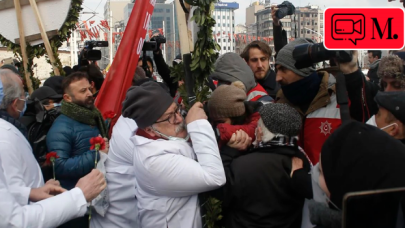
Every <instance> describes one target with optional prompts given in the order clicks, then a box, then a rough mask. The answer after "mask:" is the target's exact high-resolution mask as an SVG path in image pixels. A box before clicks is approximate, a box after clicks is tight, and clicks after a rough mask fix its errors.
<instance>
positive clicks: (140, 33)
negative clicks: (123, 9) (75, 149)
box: [95, 0, 156, 134]
mask: <svg viewBox="0 0 405 228" xmlns="http://www.w3.org/2000/svg"><path fill="white" fill-rule="evenodd" d="M155 2H156V1H155V0H149V1H135V5H134V8H133V10H132V13H131V16H130V18H129V20H128V25H127V27H126V29H125V32H124V36H123V37H122V40H121V44H120V46H119V47H118V50H117V53H116V55H115V58H114V61H113V63H112V64H111V67H110V69H109V71H108V74H107V77H106V78H105V80H104V83H103V86H102V87H101V89H100V92H99V94H98V96H97V99H96V102H95V105H96V107H97V108H98V109H99V110H100V112H101V113H105V112H107V111H113V112H114V113H116V114H117V115H116V117H114V118H113V120H112V121H111V125H110V126H111V128H110V134H111V129H112V128H113V126H114V124H115V123H116V122H117V120H118V118H119V117H120V115H121V109H122V101H124V100H125V95H126V93H127V90H128V88H129V87H131V84H132V79H133V77H134V73H135V69H136V67H137V65H138V60H139V54H140V53H141V52H142V46H143V42H144V40H145V36H146V32H147V28H148V25H149V22H150V19H151V17H152V13H153V9H154V7H155ZM110 58H112V57H111V56H110Z"/></svg>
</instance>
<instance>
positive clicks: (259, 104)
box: [0, 15, 405, 228]
mask: <svg viewBox="0 0 405 228" xmlns="http://www.w3.org/2000/svg"><path fill="white" fill-rule="evenodd" d="M273 21H274V24H273V31H274V34H273V35H274V37H275V38H274V39H275V45H276V46H275V51H276V61H275V69H274V70H273V69H271V68H270V65H269V59H270V57H271V56H272V50H271V49H270V47H269V46H268V45H267V44H265V43H263V42H260V41H254V42H252V43H250V44H249V45H247V47H246V48H245V50H244V51H243V53H242V54H241V55H240V56H239V55H237V54H235V53H226V54H224V55H221V56H219V57H218V59H217V61H216V63H215V69H214V72H213V73H212V74H211V75H210V78H209V79H208V80H209V81H208V82H207V84H208V85H210V86H209V87H210V90H211V95H210V98H209V100H208V101H207V102H204V103H200V102H196V103H195V104H193V105H192V106H191V107H186V105H185V103H184V102H183V100H182V98H181V96H180V87H182V86H184V83H183V82H182V81H179V82H175V80H174V79H173V78H172V77H170V73H171V72H170V68H169V66H168V65H167V63H166V62H165V61H164V59H163V56H162V52H161V50H157V51H154V52H153V59H152V58H150V57H144V58H146V63H147V65H146V66H145V65H144V64H143V61H142V58H141V59H140V60H139V62H138V63H135V64H138V67H137V69H136V71H135V73H134V77H133V80H132V86H131V88H129V89H128V91H127V92H126V98H125V100H124V101H117V102H122V115H121V116H119V117H117V119H118V120H117V122H116V123H115V125H114V127H113V128H112V129H111V130H110V129H109V122H108V121H106V116H103V113H100V111H99V110H98V109H97V108H96V107H95V105H94V102H95V99H97V95H98V92H99V90H100V88H101V87H102V85H103V83H104V76H103V74H102V73H101V71H100V69H99V68H98V67H97V66H96V65H95V64H86V65H85V66H84V65H83V64H82V66H81V67H73V69H70V68H65V72H66V73H68V76H66V77H62V76H53V77H50V78H49V79H47V80H46V81H45V82H44V84H43V86H41V87H40V88H38V89H37V90H35V91H34V92H33V93H32V94H31V95H30V96H29V97H27V96H26V92H25V90H24V85H23V82H22V80H21V77H20V75H19V72H18V70H17V69H16V68H15V67H14V66H10V65H4V66H2V67H1V69H0V82H1V83H0V85H1V86H0V101H1V104H0V150H1V153H0V164H1V165H0V169H1V172H0V191H1V192H2V193H3V194H2V196H3V197H2V198H1V200H0V205H1V206H0V211H1V213H0V217H1V218H2V219H0V227H57V226H58V227H62V228H65V227H89V225H90V226H91V227H106V228H107V227H159V228H174V227H176V228H177V227H184V228H191V227H193V228H202V227H204V224H206V223H215V227H227V228H228V227H229V228H233V227H235V228H237V227H285V228H289V227H291V228H300V227H301V228H307V227H318V228H328V227H331V228H332V227H333V228H334V227H342V223H344V224H345V225H346V227H368V228H369V227H376V228H377V227H378V228H382V227H384V228H386V227H388V228H389V227H393V228H394V227H404V225H405V223H404V215H405V214H404V210H403V205H404V204H403V202H405V201H404V199H403V196H404V192H394V193H392V194H388V195H384V194H380V195H378V194H377V195H373V196H372V197H371V198H356V199H355V200H353V201H346V200H345V195H346V194H347V193H352V192H361V191H371V190H387V189H395V188H401V187H405V179H404V178H403V175H404V174H405V166H404V165H403V164H404V163H405V146H404V143H405V127H404V126H405V125H404V124H405V72H404V60H405V51H392V52H390V54H389V55H388V56H384V57H381V51H370V52H369V53H368V54H369V60H370V63H371V65H370V70H369V72H368V74H367V75H364V74H363V73H362V71H361V69H360V68H359V64H358V58H357V57H358V52H357V51H353V52H352V55H353V57H352V61H350V62H346V63H340V64H339V66H338V64H336V60H335V59H333V58H332V59H329V60H328V61H329V62H330V63H331V66H332V67H330V68H325V69H315V68H314V66H309V67H305V68H300V69H298V68H297V67H296V65H295V59H294V58H293V50H294V48H295V47H296V46H297V45H302V44H308V43H314V41H312V40H310V39H304V38H298V39H295V40H294V41H290V42H289V43H287V39H286V37H285V32H283V31H282V30H283V27H282V23H281V22H279V21H278V19H277V18H276V17H274V15H273ZM179 62H181V56H178V57H177V58H176V60H175V61H174V62H173V65H175V64H178V63H179ZM155 70H156V71H157V72H158V73H159V75H160V76H161V77H162V80H163V81H162V82H158V81H157V80H156V78H154V77H153V75H154V74H153V72H154V71H155ZM339 71H340V72H341V73H343V75H344V78H345V83H346V84H345V85H344V86H345V87H346V94H344V95H345V96H347V97H348V100H349V107H348V109H349V113H350V117H351V119H350V120H347V121H344V122H343V121H342V119H341V110H342V109H341V107H340V103H338V101H339V97H338V96H340V94H338V90H337V86H342V85H337V83H336V78H335V75H336V74H337V72H339ZM114 92H117V91H108V93H114ZM94 137H99V138H100V139H102V140H103V142H104V143H103V147H102V148H100V149H99V150H98V149H96V150H95V149H94V147H92V141H93V138H94ZM50 153H55V157H54V159H55V160H54V161H52V162H53V165H47V164H46V163H47V157H48V156H49V154H50ZM103 157H104V158H106V160H102V158H103ZM97 162H100V163H102V166H103V167H104V168H103V170H101V171H99V170H97V169H95V167H99V166H97ZM100 196H101V199H100V200H99V201H97V202H101V205H102V206H101V207H97V209H94V208H95V205H92V206H89V205H88V203H90V202H95V201H93V200H94V199H96V197H97V198H100ZM213 199H215V200H216V201H215V202H220V203H219V204H214V206H215V209H217V210H218V211H219V214H220V216H219V217H218V215H217V216H212V213H213V212H212V210H211V211H210V210H207V205H210V204H213V201H212V200H213ZM88 206H89V207H88ZM211 206H212V205H211ZM347 207H350V210H348V209H347ZM88 208H91V209H90V210H89V209H88ZM210 215H211V216H210ZM213 217H215V219H213ZM217 218H220V219H217ZM89 221H90V222H89Z"/></svg>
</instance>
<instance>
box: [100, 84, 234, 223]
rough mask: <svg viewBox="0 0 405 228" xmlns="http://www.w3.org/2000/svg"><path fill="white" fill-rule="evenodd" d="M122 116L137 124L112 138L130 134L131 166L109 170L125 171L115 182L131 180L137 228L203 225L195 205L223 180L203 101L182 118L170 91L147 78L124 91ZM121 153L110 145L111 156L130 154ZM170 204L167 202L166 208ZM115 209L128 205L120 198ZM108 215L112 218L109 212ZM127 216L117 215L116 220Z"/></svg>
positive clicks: (125, 207) (127, 206)
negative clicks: (200, 194) (136, 211)
mask: <svg viewBox="0 0 405 228" xmlns="http://www.w3.org/2000/svg"><path fill="white" fill-rule="evenodd" d="M122 117H124V119H130V120H133V121H135V123H136V124H135V127H134V123H132V124H131V123H130V122H129V124H130V125H131V126H132V128H135V129H132V130H128V128H127V127H123V128H114V131H113V136H112V137H113V138H114V137H115V135H117V136H120V135H128V137H130V138H129V139H127V140H128V141H130V142H132V146H133V147H132V151H131V153H129V158H128V159H126V160H128V163H129V164H127V165H126V166H129V167H128V168H125V167H123V166H122V165H118V163H115V164H117V165H116V167H112V166H113V165H111V164H110V163H109V164H108V165H109V169H111V170H123V171H119V175H117V176H115V178H118V179H120V180H118V181H121V182H128V181H132V183H133V185H134V186H135V189H132V188H131V190H130V191H131V192H132V191H133V190H134V194H135V195H134V197H132V198H133V199H136V200H137V201H138V202H137V205H138V209H139V215H138V216H137V218H139V224H140V227H179V226H181V227H190V228H202V218H201V213H200V207H199V203H203V202H199V201H198V194H199V193H202V192H206V191H210V190H213V189H216V188H219V187H220V186H222V185H224V184H225V181H226V179H225V172H224V168H223V165H222V160H221V156H220V155H219V149H218V145H217V141H216V137H215V134H214V131H213V129H212V127H211V125H210V123H209V122H208V121H207V116H206V114H205V112H204V109H203V105H202V104H201V103H200V102H197V103H196V104H194V106H193V107H192V108H191V109H190V110H189V112H188V114H187V117H186V118H185V119H183V117H182V116H181V114H180V112H179V106H178V105H177V104H176V103H175V102H174V101H173V98H172V97H171V96H170V94H169V93H167V92H166V91H165V90H164V89H163V88H162V87H161V86H160V85H159V84H158V83H156V82H145V83H143V84H141V85H140V86H133V87H131V88H130V89H129V90H128V92H127V95H126V98H125V100H124V102H123V108H122ZM120 119H121V118H120ZM124 122H125V121H124V120H123V122H122V123H124ZM117 124H120V123H119V122H117ZM130 125H128V126H130ZM136 125H137V127H139V129H136V128H137V127H136ZM123 126H124V125H123ZM186 126H187V127H186ZM121 131H126V133H125V134H121V133H122V132H121ZM134 132H136V135H134ZM189 138H190V139H191V142H190V141H189ZM123 144H124V143H123ZM124 146H125V145H124ZM117 147H119V145H117ZM121 151H123V152H121ZM124 151H127V150H125V149H124V148H122V149H121V148H114V147H113V148H112V153H113V154H114V155H115V154H119V153H122V155H120V156H119V157H128V153H125V152H124ZM114 162H115V161H114ZM125 170H127V171H125ZM131 177H132V179H130V178H131ZM107 181H108V180H107ZM128 194H130V193H128ZM168 202H170V206H166V205H167V203H168ZM114 208H120V210H121V211H126V210H131V208H132V206H131V205H129V204H128V203H126V200H121V201H119V202H116V203H115V204H114ZM120 214H122V213H120ZM106 216H107V217H108V216H110V215H109V214H108V212H107V214H106ZM127 219H128V218H125V217H122V216H121V219H120V220H122V221H127ZM105 227H107V226H105Z"/></svg>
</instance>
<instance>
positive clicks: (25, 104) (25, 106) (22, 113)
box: [17, 98, 27, 118]
mask: <svg viewBox="0 0 405 228" xmlns="http://www.w3.org/2000/svg"><path fill="white" fill-rule="evenodd" d="M18 100H20V101H24V109H23V110H22V111H20V110H17V111H19V112H20V118H21V117H23V116H24V113H25V111H26V110H27V100H25V99H21V98H20V99H18Z"/></svg>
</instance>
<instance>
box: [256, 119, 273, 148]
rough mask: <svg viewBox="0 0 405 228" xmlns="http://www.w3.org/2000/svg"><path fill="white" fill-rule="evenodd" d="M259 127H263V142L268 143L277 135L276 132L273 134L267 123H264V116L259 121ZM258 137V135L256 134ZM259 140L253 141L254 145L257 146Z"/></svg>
mask: <svg viewBox="0 0 405 228" xmlns="http://www.w3.org/2000/svg"><path fill="white" fill-rule="evenodd" d="M257 127H260V128H261V129H262V132H263V135H262V142H263V143H267V142H269V141H271V140H272V139H273V138H274V137H276V135H275V134H273V133H272V132H271V131H269V129H267V127H266V125H264V123H263V120H262V118H260V119H259V121H258V122H257ZM256 138H257V136H256ZM258 143H259V142H257V139H256V141H254V142H253V145H254V146H257V145H258Z"/></svg>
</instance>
